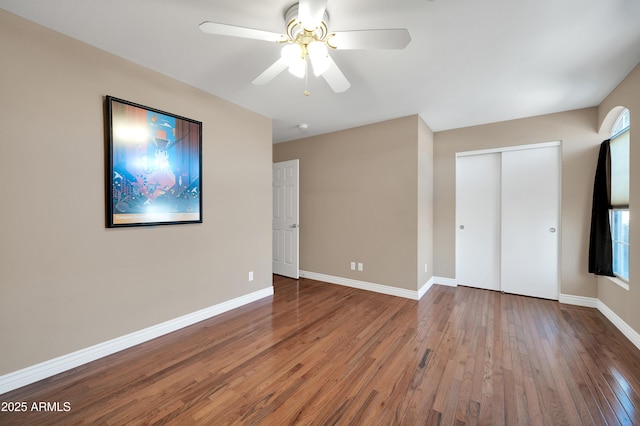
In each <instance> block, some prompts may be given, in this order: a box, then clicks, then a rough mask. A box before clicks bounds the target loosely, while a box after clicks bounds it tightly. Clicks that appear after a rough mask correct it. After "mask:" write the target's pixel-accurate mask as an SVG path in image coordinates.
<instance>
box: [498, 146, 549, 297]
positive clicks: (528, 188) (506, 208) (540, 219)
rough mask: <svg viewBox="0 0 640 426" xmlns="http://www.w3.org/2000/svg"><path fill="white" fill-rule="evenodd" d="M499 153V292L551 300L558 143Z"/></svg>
mask: <svg viewBox="0 0 640 426" xmlns="http://www.w3.org/2000/svg"><path fill="white" fill-rule="evenodd" d="M502 156H503V157H502V268H501V280H502V291H505V292H508V293H515V294H523V295H526V296H534V297H542V298H546V299H555V300H557V299H558V282H559V280H558V242H559V236H560V229H559V224H560V208H559V206H560V161H561V157H560V147H559V146H552V147H545V148H536V149H525V150H519V151H507V152H503V153H502Z"/></svg>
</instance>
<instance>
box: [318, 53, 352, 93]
mask: <svg viewBox="0 0 640 426" xmlns="http://www.w3.org/2000/svg"><path fill="white" fill-rule="evenodd" d="M328 58H329V68H328V69H327V70H326V71H325V72H324V73H323V74H322V77H324V79H325V81H326V82H327V84H329V86H330V87H331V89H332V90H333V91H334V92H336V93H342V92H346V91H347V90H349V87H351V83H349V80H347V78H346V77H345V76H344V74H342V71H340V68H338V65H336V63H335V62H334V61H333V59H332V58H331V56H328Z"/></svg>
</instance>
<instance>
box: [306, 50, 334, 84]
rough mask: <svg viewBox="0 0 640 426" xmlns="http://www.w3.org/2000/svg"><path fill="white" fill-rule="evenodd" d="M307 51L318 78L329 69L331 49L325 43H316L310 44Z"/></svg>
mask: <svg viewBox="0 0 640 426" xmlns="http://www.w3.org/2000/svg"><path fill="white" fill-rule="evenodd" d="M307 50H308V52H309V59H310V60H311V66H312V67H313V73H314V74H315V76H316V77H319V76H321V75H322V74H323V73H324V72H325V71H326V70H327V69H329V64H330V62H329V49H328V48H327V45H326V44H325V43H323V42H320V41H314V42H311V43H310V44H309V46H308V47H307Z"/></svg>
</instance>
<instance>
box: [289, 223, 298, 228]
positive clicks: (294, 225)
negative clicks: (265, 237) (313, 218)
mask: <svg viewBox="0 0 640 426" xmlns="http://www.w3.org/2000/svg"><path fill="white" fill-rule="evenodd" d="M297 227H298V225H296V224H295V223H294V224H293V225H291V226H290V227H289V228H292V229H295V228H297Z"/></svg>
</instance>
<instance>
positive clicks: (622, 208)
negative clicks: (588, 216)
mask: <svg viewBox="0 0 640 426" xmlns="http://www.w3.org/2000/svg"><path fill="white" fill-rule="evenodd" d="M630 128H631V120H630V116H629V110H628V109H625V110H624V111H622V113H620V115H619V116H618V118H617V119H616V122H615V123H614V125H613V128H612V129H611V142H610V147H611V207H612V209H611V211H610V222H611V240H612V248H613V273H614V274H615V275H616V276H618V277H619V278H622V279H624V280H626V281H629V132H630Z"/></svg>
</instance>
